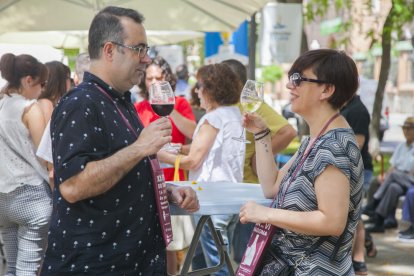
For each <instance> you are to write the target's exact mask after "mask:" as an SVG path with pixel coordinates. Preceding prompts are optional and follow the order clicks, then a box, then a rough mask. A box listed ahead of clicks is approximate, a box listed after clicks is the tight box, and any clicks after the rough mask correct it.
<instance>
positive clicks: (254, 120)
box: [242, 113, 268, 134]
mask: <svg viewBox="0 0 414 276" xmlns="http://www.w3.org/2000/svg"><path fill="white" fill-rule="evenodd" d="M242 124H243V127H244V128H245V129H246V130H247V131H248V132H251V133H253V134H256V133H258V132H261V131H263V130H265V129H266V128H268V126H267V125H266V122H265V121H264V120H263V119H262V118H261V117H260V116H259V115H257V114H255V113H245V114H244V115H243V123H242Z"/></svg>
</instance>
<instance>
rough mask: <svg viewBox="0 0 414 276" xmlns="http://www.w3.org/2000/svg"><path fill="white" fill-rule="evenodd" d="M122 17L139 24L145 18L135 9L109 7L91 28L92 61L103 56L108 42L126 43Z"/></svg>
mask: <svg viewBox="0 0 414 276" xmlns="http://www.w3.org/2000/svg"><path fill="white" fill-rule="evenodd" d="M120 17H129V18H131V19H132V20H134V21H135V22H136V23H138V24H142V22H143V21H144V16H143V15H142V14H140V13H139V12H137V11H136V10H133V9H126V8H121V7H114V6H109V7H106V8H104V9H103V10H101V11H100V12H99V13H98V14H97V15H95V17H94V18H93V20H92V23H91V26H90V28H89V35H88V36H89V37H88V38H89V46H88V51H89V56H90V58H91V59H98V58H99V57H100V56H101V48H102V46H103V45H104V44H105V43H106V42H108V41H114V42H117V43H124V28H123V26H122V24H121V22H120Z"/></svg>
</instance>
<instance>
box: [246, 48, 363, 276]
mask: <svg viewBox="0 0 414 276" xmlns="http://www.w3.org/2000/svg"><path fill="white" fill-rule="evenodd" d="M288 74H289V82H288V83H287V85H286V87H287V88H288V89H289V90H290V100H291V103H292V111H293V112H295V113H298V114H299V115H301V116H302V117H303V118H304V119H305V121H306V122H307V123H308V125H309V127H310V136H309V137H308V138H306V139H305V140H303V142H302V144H301V146H300V147H299V149H298V151H297V152H296V153H295V155H294V156H293V157H292V158H291V159H290V160H289V161H288V163H286V164H285V165H284V166H283V167H282V168H281V169H280V170H279V169H278V168H277V166H276V164H275V162H274V155H273V152H272V151H271V136H270V130H269V129H268V126H267V125H266V123H265V122H264V120H263V119H261V118H260V116H259V115H257V114H254V113H253V114H245V115H244V121H243V125H244V126H245V127H246V129H247V130H248V131H250V132H252V133H253V134H255V143H256V162H257V163H258V164H259V163H260V166H258V167H257V172H258V176H259V180H260V185H261V187H262V189H263V193H264V195H265V196H266V197H267V198H274V199H275V201H274V203H273V206H272V207H265V206H262V205H259V204H257V203H255V202H252V201H250V202H248V203H246V204H245V205H244V206H242V207H241V209H240V221H241V222H242V223H246V222H253V223H268V224H271V225H273V226H275V227H276V229H275V234H274V236H273V237H271V243H269V245H268V247H267V248H266V250H265V251H264V252H263V253H264V257H263V261H262V262H261V264H260V265H261V266H260V268H259V270H258V271H257V274H258V275H273V273H274V272H275V271H277V270H278V269H280V267H281V266H282V260H285V261H286V262H287V263H288V264H289V265H291V266H293V267H294V273H295V275H299V276H302V275H328V274H329V275H354V269H353V266H352V257H351V247H352V240H353V236H354V232H355V229H356V225H357V223H358V221H359V217H360V213H361V211H360V205H361V199H362V184H363V173H364V171H363V162H362V158H361V154H360V150H359V148H358V144H357V142H356V139H355V135H354V133H353V131H352V129H351V128H350V127H349V124H348V123H347V121H346V120H345V118H344V117H342V116H341V115H340V114H339V110H340V108H341V107H342V106H343V105H344V104H345V103H346V102H348V101H349V100H350V99H351V98H352V97H353V96H354V95H355V93H356V91H357V89H358V71H357V68H356V65H355V62H354V61H353V60H352V59H351V58H350V57H349V56H347V55H346V54H345V53H344V52H341V51H336V50H332V49H319V50H312V51H308V52H305V53H304V54H302V55H301V56H300V57H299V58H297V59H296V61H295V62H294V63H293V65H292V67H291V69H290V70H289V73H288Z"/></svg>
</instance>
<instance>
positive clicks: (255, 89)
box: [233, 80, 263, 144]
mask: <svg viewBox="0 0 414 276" xmlns="http://www.w3.org/2000/svg"><path fill="white" fill-rule="evenodd" d="M262 103H263V83H261V82H257V81H254V80H247V81H246V84H245V85H244V87H243V90H242V92H241V94H240V104H241V106H242V109H243V110H244V111H245V112H246V113H248V114H252V113H254V112H256V111H257V110H258V109H259V107H260V106H261V104H262ZM233 139H234V140H237V141H239V142H243V143H246V144H249V143H250V141H248V140H246V139H245V138H244V130H243V131H242V133H241V134H240V137H233Z"/></svg>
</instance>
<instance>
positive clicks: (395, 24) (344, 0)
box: [305, 0, 414, 144]
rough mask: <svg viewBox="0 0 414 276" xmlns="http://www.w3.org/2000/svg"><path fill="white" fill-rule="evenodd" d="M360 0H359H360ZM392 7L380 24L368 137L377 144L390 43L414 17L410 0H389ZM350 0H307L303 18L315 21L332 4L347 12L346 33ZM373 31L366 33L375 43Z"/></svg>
mask: <svg viewBox="0 0 414 276" xmlns="http://www.w3.org/2000/svg"><path fill="white" fill-rule="evenodd" d="M361 1H362V0H361ZM390 1H391V9H390V11H389V13H388V15H387V18H386V20H385V22H384V25H383V26H382V33H381V46H382V59H381V60H382V62H381V67H380V75H379V80H378V87H377V91H376V94H375V101H374V110H373V114H372V121H371V127H370V129H371V136H372V139H374V142H376V144H378V136H379V125H380V119H381V109H382V101H383V98H384V91H385V86H386V83H387V80H388V74H389V70H390V66H391V46H392V42H393V39H394V38H395V39H397V40H398V38H400V37H401V32H402V30H403V26H404V25H406V24H408V23H410V22H412V21H413V19H414V1H413V0H390ZM353 2H354V1H353V0H309V1H308V2H307V4H306V5H305V11H306V12H305V19H306V20H308V21H315V19H316V18H318V17H324V16H325V15H326V14H327V12H328V10H329V9H330V8H331V7H332V6H333V7H335V10H336V11H337V12H338V13H341V14H342V15H344V14H346V17H345V18H343V19H346V23H345V24H344V25H343V28H342V30H341V31H342V32H343V33H347V32H348V31H349V30H350V28H351V27H352V23H353V20H352V8H353ZM364 5H365V6H366V10H367V11H368V12H369V11H372V1H371V0H364ZM375 33H377V30H374V29H371V30H369V31H367V33H366V36H367V37H368V38H371V39H372V40H373V41H372V43H371V45H373V44H374V42H375V39H376V38H375V37H374V35H375ZM349 37H350V36H347V35H345V38H344V40H342V41H341V44H344V45H346V41H347V40H348V39H349Z"/></svg>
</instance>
